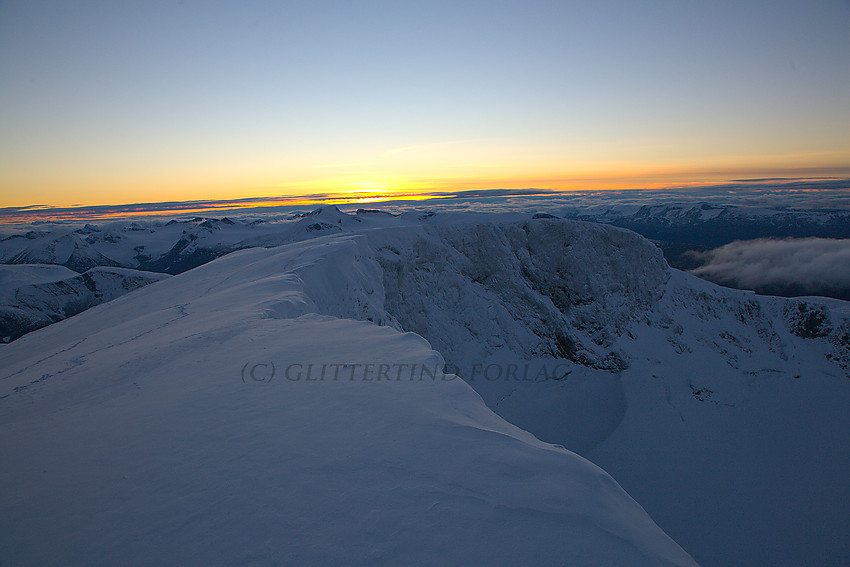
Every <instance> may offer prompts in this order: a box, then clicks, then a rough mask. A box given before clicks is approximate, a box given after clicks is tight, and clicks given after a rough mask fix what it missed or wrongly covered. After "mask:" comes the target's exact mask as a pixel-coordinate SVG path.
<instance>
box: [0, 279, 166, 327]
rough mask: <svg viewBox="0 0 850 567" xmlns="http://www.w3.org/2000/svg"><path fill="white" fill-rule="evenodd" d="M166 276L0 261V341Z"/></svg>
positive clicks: (74, 313)
mask: <svg viewBox="0 0 850 567" xmlns="http://www.w3.org/2000/svg"><path fill="white" fill-rule="evenodd" d="M167 277H168V276H167V275H166V274H156V273H153V272H141V271H138V270H128V269H124V268H103V267H98V268H92V269H90V270H88V271H86V272H84V273H82V274H77V273H76V272H74V271H72V270H70V269H68V268H65V267H63V266H50V265H45V264H14V265H0V341H2V342H9V341H12V340H15V339H17V338H18V337H20V336H22V335H24V334H26V333H29V332H30V331H34V330H35V329H40V328H41V327H44V326H46V325H49V324H51V323H54V322H56V321H60V320H62V319H65V318H66V317H70V316H72V315H76V314H77V313H80V312H82V311H85V310H86V309H88V308H89V307H92V306H94V305H99V304H101V303H104V302H106V301H111V300H112V299H115V298H116V297H119V296H121V295H124V294H125V293H128V292H130V291H133V290H135V289H138V288H140V287H143V286H145V285H148V284H150V283H153V282H156V281H159V280H162V279H165V278H167Z"/></svg>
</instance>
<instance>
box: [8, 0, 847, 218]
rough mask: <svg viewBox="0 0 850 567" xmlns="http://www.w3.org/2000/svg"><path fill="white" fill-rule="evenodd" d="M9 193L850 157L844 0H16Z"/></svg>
mask: <svg viewBox="0 0 850 567" xmlns="http://www.w3.org/2000/svg"><path fill="white" fill-rule="evenodd" d="M0 73H2V76H4V77H5V78H4V81H3V86H2V87H0V120H2V128H0V195H1V196H2V203H0V205H7V206H11V205H14V206H20V205H26V204H32V203H44V204H51V205H63V206H64V205H71V204H76V203H81V204H105V203H124V202H139V201H147V202H149V201H155V200H163V201H165V200H176V199H199V198H239V197H247V196H275V195H290V194H299V193H312V192H317V191H321V192H334V191H338V192H346V191H362V192H368V191H374V192H392V191H406V192H410V191H427V190H445V189H454V188H459V189H468V188H486V187H532V186H534V187H549V188H574V187H586V186H587V187H591V186H592V187H606V186H611V187H615V186H616V187H623V186H629V185H636V186H651V185H652V184H654V183H661V184H663V183H667V182H677V183H682V182H689V181H696V182H700V181H715V180H724V179H728V178H735V177H747V176H751V175H752V176H757V177H761V176H769V175H774V174H775V175H780V174H781V175H789V174H790V175H799V176H803V177H805V176H817V175H839V176H850V134H848V132H850V102H848V101H850V3H848V2H846V1H819V2H799V1H798V2H790V1H772V2H754V1H740V2H725V1H719V2H693V1H685V0H680V1H651V2H610V1H594V2H528V1H526V2H510V1H509V2H498V1H493V2H439V1H438V2H428V3H414V2H322V1H317V2H297V3H296V2H255V1H242V2H226V1H225V2H195V1H183V2H177V1H171V2H166V1H161V2H158V1H152V2H89V1H77V2H60V1H41V2H39V1H28V2H17V1H6V2H2V3H0Z"/></svg>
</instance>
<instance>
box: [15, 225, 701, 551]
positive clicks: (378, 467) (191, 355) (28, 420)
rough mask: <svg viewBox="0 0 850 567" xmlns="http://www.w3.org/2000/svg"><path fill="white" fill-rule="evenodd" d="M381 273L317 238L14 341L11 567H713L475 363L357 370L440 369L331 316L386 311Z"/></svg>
mask: <svg viewBox="0 0 850 567" xmlns="http://www.w3.org/2000/svg"><path fill="white" fill-rule="evenodd" d="M381 286H382V281H381V270H380V267H379V266H378V263H377V262H376V261H375V259H374V257H373V255H372V252H371V249H370V247H369V245H368V241H367V239H366V238H365V237H363V236H353V237H352V236H344V235H343V236H338V237H330V238H320V239H316V240H312V241H308V242H305V243H301V244H296V245H290V246H284V247H280V248H273V249H252V250H245V251H241V252H235V253H233V254H230V255H228V256H226V257H224V258H221V259H219V260H216V261H213V262H211V263H209V264H206V265H204V266H201V267H199V268H196V269H194V270H191V271H189V272H186V273H184V274H181V275H179V276H175V277H173V278H168V279H166V280H163V281H161V282H158V283H155V284H153V285H150V286H148V287H145V288H144V289H142V290H139V291H137V292H135V293H133V294H128V295H125V296H123V297H120V298H118V299H116V300H114V301H112V302H110V303H107V304H104V305H101V306H99V307H98V308H95V309H91V310H88V311H86V312H84V313H81V314H80V315H78V316H76V317H73V318H71V319H67V320H65V321H62V322H60V323H57V324H55V325H51V326H50V327H47V328H45V329H41V330H39V331H37V332H34V333H31V334H29V335H27V336H25V337H23V338H21V339H20V340H18V341H15V342H14V343H11V344H9V345H6V346H4V347H3V348H2V349H0V368H2V369H3V370H2V378H0V407H2V410H0V427H2V429H3V432H4V435H3V437H2V441H0V447H2V448H0V451H2V454H3V455H5V457H4V466H3V467H0V485H2V486H3V491H2V493H0V522H2V525H0V549H2V550H3V551H2V553H3V560H4V562H8V563H10V564H29V565H35V564H38V565H82V564H91V563H105V564H114V565H142V564H144V565H149V564H192V565H234V564H299V565H302V564H306V565H318V564H323V565H330V564H346V565H431V564H434V563H439V564H441V565H473V564H479V565H529V564H535V565H563V564H570V565H694V564H695V563H694V562H693V560H692V559H691V558H690V557H689V556H688V555H687V554H686V553H685V552H683V551H682V550H681V549H680V548H679V547H678V546H677V545H676V544H675V543H674V542H673V541H672V540H670V539H669V538H668V537H667V536H666V535H665V534H664V533H663V532H662V531H661V530H660V529H659V528H658V527H657V526H655V524H654V523H653V522H652V520H651V519H650V518H649V516H647V515H646V513H645V512H644V511H643V510H642V509H641V508H640V506H638V505H637V504H636V503H635V502H634V501H633V500H632V499H631V498H629V497H628V495H627V494H626V493H625V492H623V490H622V489H621V488H620V487H619V486H618V485H617V483H616V482H614V481H613V480H612V479H611V477H610V476H608V475H607V474H606V473H605V472H603V471H602V470H601V469H599V468H597V467H596V466H594V465H592V464H591V463H589V462H588V461H586V460H584V459H583V458H581V457H579V456H577V455H575V454H573V453H571V452H569V451H567V450H565V449H563V448H559V447H556V446H553V445H549V444H546V443H543V442H541V441H538V440H537V439H536V438H535V437H533V436H532V435H531V434H529V433H527V432H526V431H523V430H521V429H519V428H517V427H514V426H512V425H510V424H508V423H507V422H505V421H503V420H502V419H501V418H499V417H497V416H496V415H494V414H493V413H492V412H491V411H490V410H489V409H487V407H486V406H485V405H484V404H483V403H482V401H481V399H480V397H479V396H478V395H476V394H475V392H474V391H473V390H472V389H471V388H470V387H469V386H468V385H467V384H466V383H465V382H463V381H462V380H460V379H459V378H457V377H455V376H453V375H441V376H440V377H439V378H428V377H427V376H426V377H425V378H424V379H413V380H411V379H397V380H380V381H375V380H373V379H369V380H367V379H366V377H367V375H366V374H363V375H362V377H358V378H357V379H354V378H353V377H354V376H355V374H354V369H356V368H360V367H362V366H363V365H375V364H384V363H392V364H396V365H403V366H404V367H405V368H410V367H411V366H416V367H419V366H422V367H434V368H438V367H442V366H443V364H444V362H443V359H442V357H441V356H440V355H439V354H438V353H437V352H435V351H433V350H431V347H430V345H429V344H428V343H427V342H426V341H425V340H424V339H422V338H421V337H419V336H417V335H414V334H412V333H402V332H399V331H398V330H396V329H394V328H392V327H391V326H389V325H377V324H374V323H370V322H368V321H354V320H352V319H340V318H336V317H332V316H330V315H327V314H324V315H323V314H321V313H323V312H326V311H329V310H330V309H331V308H332V307H333V305H331V298H332V297H336V298H337V300H338V302H339V304H338V307H339V306H342V305H347V307H344V308H343V309H344V310H347V311H348V315H349V316H357V317H358V318H363V317H369V316H372V317H373V318H374V317H378V316H379V315H380V312H381V295H382V293H383V290H382V287H381ZM358 302H360V306H357V304H358ZM352 303H353V304H354V305H353V306H352V305H351V304H352ZM294 363H297V364H299V365H301V366H302V367H306V366H309V365H314V366H316V367H318V366H320V365H323V364H329V363H337V364H338V369H339V368H342V369H343V370H342V375H341V376H342V377H341V378H340V379H338V380H335V379H330V378H328V379H324V380H316V379H315V377H314V379H306V378H305V379H293V377H294V375H293V374H287V371H286V370H285V369H286V368H287V367H288V366H289V365H291V364H294ZM349 371H350V372H351V374H350V376H351V377H352V378H347V376H349V374H348V372H349ZM358 376H359V375H358Z"/></svg>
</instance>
